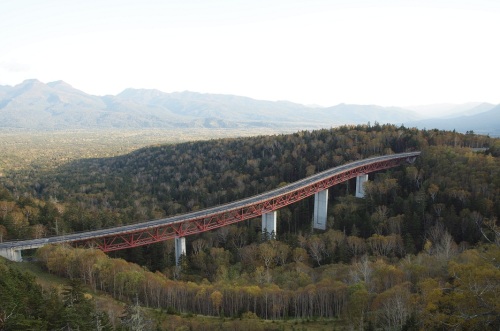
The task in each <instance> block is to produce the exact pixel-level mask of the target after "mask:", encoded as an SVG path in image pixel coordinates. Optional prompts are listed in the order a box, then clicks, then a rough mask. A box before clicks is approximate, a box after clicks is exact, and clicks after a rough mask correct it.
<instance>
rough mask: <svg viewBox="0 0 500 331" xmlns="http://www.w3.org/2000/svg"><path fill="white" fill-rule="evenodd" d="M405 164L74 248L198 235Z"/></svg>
mask: <svg viewBox="0 0 500 331" xmlns="http://www.w3.org/2000/svg"><path fill="white" fill-rule="evenodd" d="M407 161H408V160H407V159H406V158H396V159H389V160H383V161H378V162H375V163H371V164H367V165H363V166H359V167H357V168H354V169H350V170H346V171H344V172H342V173H338V174H335V175H332V176H331V177H328V178H325V179H322V180H319V181H317V182H315V183H313V184H310V185H307V186H305V187H302V188H299V189H296V190H294V191H290V192H287V193H285V194H282V195H280V196H277V197H274V198H272V199H270V200H266V201H259V202H256V203H253V204H249V205H246V206H243V207H240V208H237V209H231V210H226V211H224V212H220V213H215V214H210V215H206V216H203V217H198V218H192V219H186V220H183V221H181V222H171V223H165V224H163V225H159V226H155V227H152V228H146V229H141V230H139V231H137V230H136V231H134V232H128V233H119V234H113V235H108V236H102V237H97V238H92V239H86V240H80V241H76V242H74V244H75V245H77V246H84V247H93V248H99V249H101V250H103V251H104V252H110V251H116V250H121V249H126V248H131V247H137V246H142V245H149V244H153V243H156V242H160V241H164V240H170V239H174V238H179V237H185V236H188V235H193V234H198V233H202V232H205V231H210V230H214V229H217V228H220V227H223V226H226V225H229V224H233V223H237V222H241V221H244V220H249V219H253V218H257V217H260V216H262V215H263V214H267V213H270V212H273V211H275V210H278V209H280V208H283V207H285V206H287V205H290V204H292V203H295V202H297V201H300V200H302V199H304V198H307V197H309V196H312V195H315V194H316V193H318V192H322V191H325V190H327V189H328V188H330V187H332V186H334V185H337V184H339V183H342V182H345V181H347V180H349V179H351V178H355V177H358V176H361V175H363V176H364V175H365V174H367V173H370V172H374V171H379V170H384V169H388V168H393V167H396V166H398V165H401V164H403V163H405V162H407Z"/></svg>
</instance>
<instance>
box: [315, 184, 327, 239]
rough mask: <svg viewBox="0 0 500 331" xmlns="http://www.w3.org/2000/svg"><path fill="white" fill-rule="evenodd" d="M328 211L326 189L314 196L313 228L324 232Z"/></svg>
mask: <svg viewBox="0 0 500 331" xmlns="http://www.w3.org/2000/svg"><path fill="white" fill-rule="evenodd" d="M327 210H328V189H326V190H323V191H320V192H318V193H315V194H314V218H313V228H314V229H319V230H326V220H327V219H326V217H327Z"/></svg>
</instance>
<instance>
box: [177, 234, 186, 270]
mask: <svg viewBox="0 0 500 331" xmlns="http://www.w3.org/2000/svg"><path fill="white" fill-rule="evenodd" d="M182 255H186V237H175V265H179V263H180V261H181V256H182Z"/></svg>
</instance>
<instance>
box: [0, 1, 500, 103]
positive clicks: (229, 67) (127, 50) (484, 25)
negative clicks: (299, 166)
mask: <svg viewBox="0 0 500 331" xmlns="http://www.w3.org/2000/svg"><path fill="white" fill-rule="evenodd" d="M499 77H500V1H498V0H372V1H369V0H364V1H363V0H329V1H327V0H308V1H305V0H302V1H299V0H248V1H241V0H162V1H152V0H136V1H129V0H83V1H80V0H2V1H1V2H0V85H10V86H14V85H16V84H19V83H21V82H22V81H23V80H25V79H33V78H35V79H38V80H40V81H42V82H44V83H48V82H51V81H57V80H63V81H65V82H67V83H69V84H71V85H72V86H73V87H75V88H77V89H79V90H82V91H84V92H86V93H90V94H94V95H106V94H118V93H120V92H121V91H123V90H124V89H126V88H147V89H158V90H161V91H164V92H175V91H185V90H189V91H194V92H201V93H219V94H234V95H240V96H247V97H251V98H254V99H261V100H272V101H275V100H288V101H292V102H297V103H302V104H306V105H320V106H333V105H336V104H339V103H351V104H377V105H381V106H410V105H425V104H436V103H457V104H459V103H465V102H490V103H494V104H498V103H500V80H499Z"/></svg>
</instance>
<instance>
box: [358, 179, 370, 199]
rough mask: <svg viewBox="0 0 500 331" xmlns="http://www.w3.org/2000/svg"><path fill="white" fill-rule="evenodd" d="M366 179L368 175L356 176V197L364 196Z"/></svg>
mask: <svg viewBox="0 0 500 331" xmlns="http://www.w3.org/2000/svg"><path fill="white" fill-rule="evenodd" d="M367 181H368V175H367V174H366V175H359V176H358V177H356V198H364V197H365V188H364V186H365V182H367Z"/></svg>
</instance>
